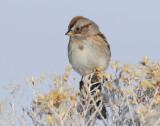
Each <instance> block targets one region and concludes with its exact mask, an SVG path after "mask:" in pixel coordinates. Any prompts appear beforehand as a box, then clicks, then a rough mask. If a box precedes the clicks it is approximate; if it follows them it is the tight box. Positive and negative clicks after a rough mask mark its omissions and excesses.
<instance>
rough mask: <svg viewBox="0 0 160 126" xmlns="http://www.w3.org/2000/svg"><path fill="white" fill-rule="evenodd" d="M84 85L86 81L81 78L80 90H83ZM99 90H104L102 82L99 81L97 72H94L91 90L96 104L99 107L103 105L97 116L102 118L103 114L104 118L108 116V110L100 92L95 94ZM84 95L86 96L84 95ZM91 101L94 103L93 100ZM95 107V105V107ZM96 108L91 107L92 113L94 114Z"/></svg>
mask: <svg viewBox="0 0 160 126" xmlns="http://www.w3.org/2000/svg"><path fill="white" fill-rule="evenodd" d="M83 87H84V82H83V81H82V80H81V81H80V91H82V89H83ZM97 90H99V92H101V90H102V87H101V83H100V82H99V80H98V77H97V75H96V74H94V75H93V76H92V78H91V86H90V91H91V95H92V96H94V100H95V101H96V106H97V107H98V108H99V106H100V105H102V108H101V110H100V111H101V114H99V115H98V116H97V118H98V119H102V117H101V116H103V118H105V119H106V118H107V111H106V108H105V106H104V105H103V101H102V100H101V98H100V94H95V93H97ZM83 97H84V96H83ZM91 103H93V101H91ZM94 108H95V107H94ZM94 108H91V109H90V114H92V113H93V112H94V111H95V109H94Z"/></svg>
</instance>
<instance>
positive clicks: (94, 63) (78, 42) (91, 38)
mask: <svg viewBox="0 0 160 126" xmlns="http://www.w3.org/2000/svg"><path fill="white" fill-rule="evenodd" d="M66 35H69V36H70V40H69V44H68V58H69V62H70V63H71V65H72V67H73V69H74V70H75V71H76V72H78V73H79V74H80V75H82V77H84V76H86V75H88V74H90V73H92V72H94V70H95V69H96V68H97V67H101V68H102V69H103V71H104V70H106V69H107V67H108V65H109V61H110V56H111V52H110V46H109V44H108V42H107V40H106V38H105V36H104V35H103V34H102V33H101V32H100V30H99V27H98V26H97V24H96V23H94V22H93V21H91V20H89V19H87V18H84V17H82V16H77V17H74V18H73V19H72V20H71V22H70V24H69V26H68V32H67V33H66ZM92 82H93V81H92ZM80 84H81V86H80V89H81V88H82V86H83V84H82V83H80ZM99 86H100V83H99ZM96 87H97V86H96ZM93 89H94V87H92V90H93ZM98 89H100V90H101V86H100V87H98ZM98 104H99V102H97V105H98ZM102 115H103V117H104V118H106V109H105V107H103V108H102Z"/></svg>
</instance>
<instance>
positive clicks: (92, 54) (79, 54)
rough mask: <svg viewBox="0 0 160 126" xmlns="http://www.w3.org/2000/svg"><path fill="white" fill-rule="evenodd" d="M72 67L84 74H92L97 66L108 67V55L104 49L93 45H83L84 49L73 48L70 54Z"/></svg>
mask: <svg viewBox="0 0 160 126" xmlns="http://www.w3.org/2000/svg"><path fill="white" fill-rule="evenodd" d="M69 55H70V56H69V60H70V63H71V64H72V67H73V69H74V70H75V71H77V72H78V73H79V74H81V75H82V76H85V75H87V74H90V73H92V72H93V71H94V69H96V68H97V67H99V66H101V67H102V68H103V69H104V70H105V69H106V68H107V67H108V60H107V59H106V58H107V56H106V54H105V52H104V51H103V50H97V49H95V48H93V47H91V46H85V45H83V49H79V47H77V48H72V51H71V53H70V54H69Z"/></svg>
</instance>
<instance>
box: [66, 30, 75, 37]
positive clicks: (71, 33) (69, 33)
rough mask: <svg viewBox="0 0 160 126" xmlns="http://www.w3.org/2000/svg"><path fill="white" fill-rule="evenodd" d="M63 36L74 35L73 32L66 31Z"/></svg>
mask: <svg viewBox="0 0 160 126" xmlns="http://www.w3.org/2000/svg"><path fill="white" fill-rule="evenodd" d="M65 35H69V36H71V35H74V32H73V31H68V32H67V33H66V34H65Z"/></svg>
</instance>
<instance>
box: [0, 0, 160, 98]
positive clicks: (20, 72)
mask: <svg viewBox="0 0 160 126" xmlns="http://www.w3.org/2000/svg"><path fill="white" fill-rule="evenodd" d="M78 15H81V16H85V17H87V18H89V19H91V20H93V21H94V22H96V23H97V24H98V25H99V27H100V30H101V32H102V33H104V34H105V36H106V37H107V40H108V42H109V43H110V46H111V51H112V58H111V61H115V60H119V61H122V62H124V63H137V62H138V61H139V60H141V59H142V57H143V56H148V57H149V58H151V59H152V60H156V61H158V60H160V57H159V54H160V1H159V0H132V1H129V0H119V1H114V0H79V1H76V0H0V99H1V97H3V96H2V94H3V95H4V90H3V88H2V87H3V86H4V85H8V84H10V82H11V81H13V82H14V83H24V82H25V77H28V76H29V77H31V76H36V77H40V76H41V75H42V74H44V73H47V74H50V73H51V72H53V73H55V74H56V75H61V74H63V72H64V70H65V67H66V66H68V65H69V62H68V56H67V45H68V41H69V38H68V36H65V35H64V34H65V33H66V31H67V28H68V24H69V22H70V20H71V19H72V18H73V17H74V16H78ZM72 74H73V75H75V76H76V77H77V78H80V76H79V75H78V74H77V73H75V72H74V71H72Z"/></svg>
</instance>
